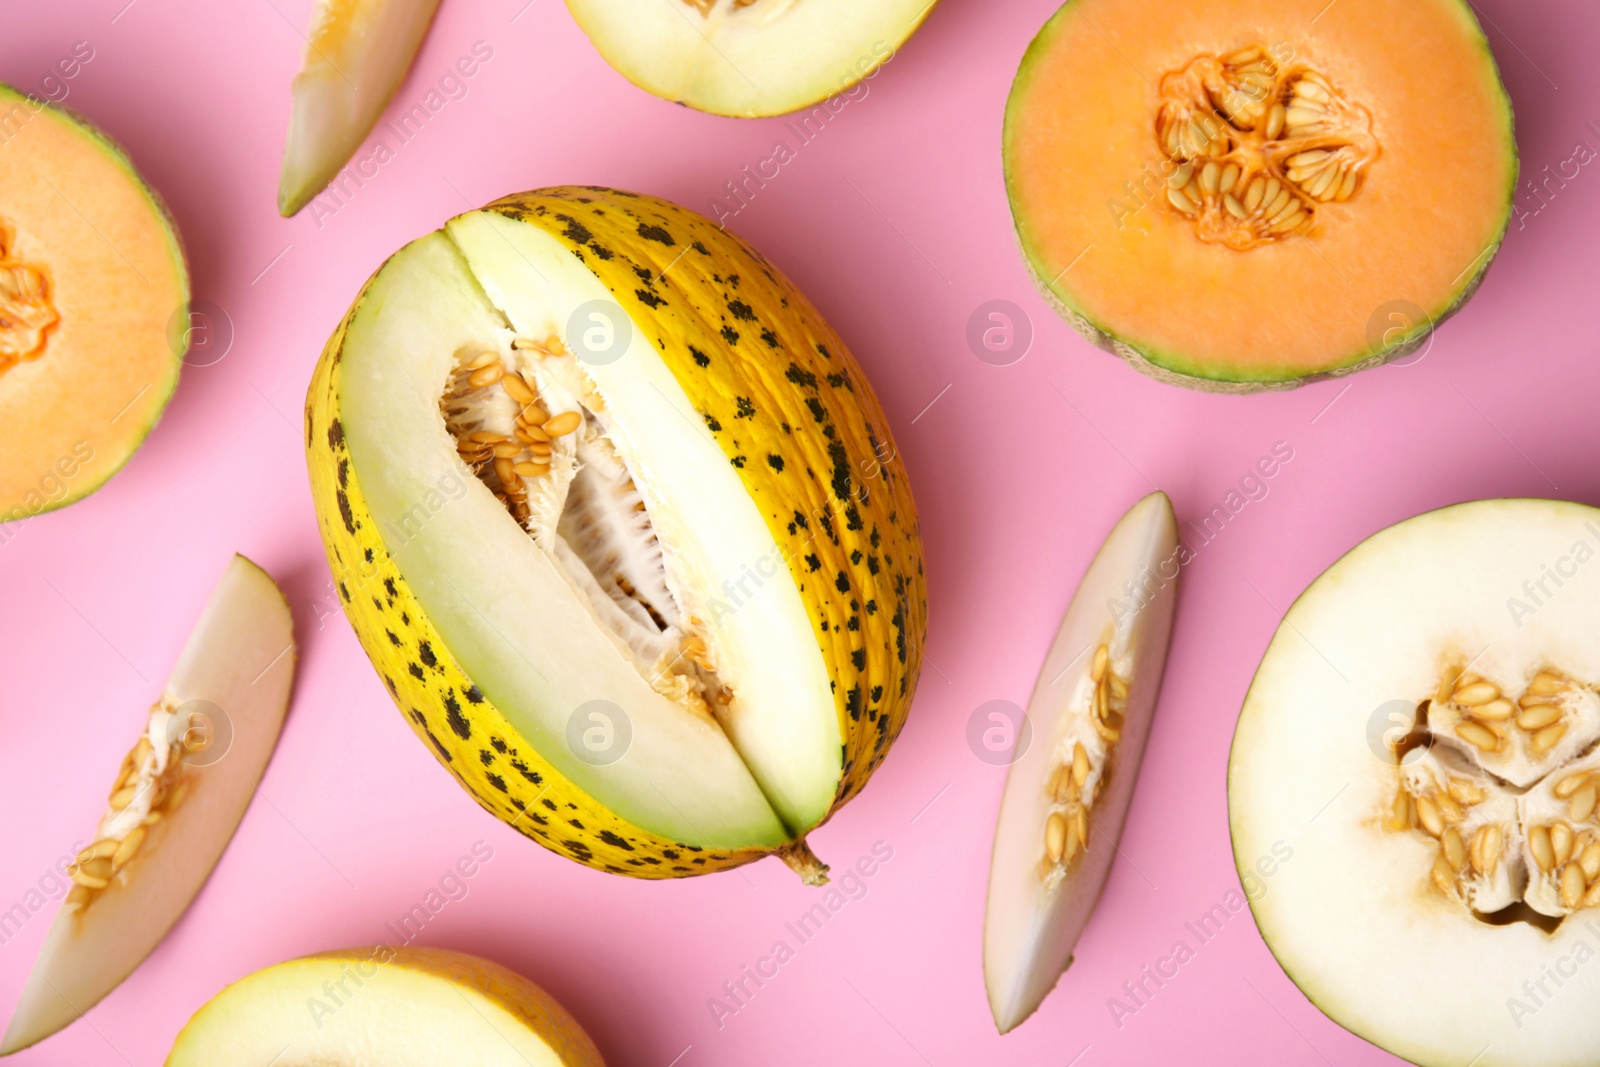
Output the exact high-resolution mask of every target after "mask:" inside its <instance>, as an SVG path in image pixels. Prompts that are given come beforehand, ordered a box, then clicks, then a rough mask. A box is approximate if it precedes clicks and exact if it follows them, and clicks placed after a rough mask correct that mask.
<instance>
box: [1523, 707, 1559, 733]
mask: <svg viewBox="0 0 1600 1067" xmlns="http://www.w3.org/2000/svg"><path fill="white" fill-rule="evenodd" d="M1559 718H1561V709H1560V708H1559V707H1558V706H1556V705H1555V704H1534V705H1533V706H1531V707H1529V708H1528V709H1527V710H1526V711H1524V712H1523V713H1522V714H1521V715H1518V716H1517V725H1518V726H1520V727H1522V728H1523V729H1524V730H1539V729H1543V728H1544V727H1546V726H1549V725H1550V724H1551V723H1553V722H1555V721H1556V720H1557V719H1559Z"/></svg>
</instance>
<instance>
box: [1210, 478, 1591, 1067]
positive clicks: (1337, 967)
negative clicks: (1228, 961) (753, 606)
mask: <svg viewBox="0 0 1600 1067" xmlns="http://www.w3.org/2000/svg"><path fill="white" fill-rule="evenodd" d="M1597 741H1600V509H1596V508H1593V507H1588V506H1585V505H1582V504H1573V503H1565V502H1562V501H1555V500H1480V501H1474V502H1471V503H1466V504H1458V505H1456V506H1454V507H1447V508H1443V509H1441V510H1439V511H1432V512H1428V513H1426V514H1424V515H1419V516H1417V517H1415V518H1412V519H1407V520H1406V521H1404V522H1401V523H1399V524H1398V525H1395V526H1391V527H1389V528H1388V529H1386V530H1382V531H1380V532H1378V533H1376V534H1374V535H1373V536H1371V537H1370V538H1368V539H1367V540H1366V541H1363V542H1362V543H1361V544H1360V545H1358V546H1356V547H1355V548H1354V549H1352V550H1351V551H1350V552H1349V553H1348V554H1347V555H1345V556H1344V557H1343V558H1342V559H1340V560H1339V561H1337V562H1336V563H1334V564H1333V565H1332V566H1331V567H1329V568H1328V569H1327V570H1326V571H1325V572H1324V573H1323V574H1322V576H1321V577H1319V578H1318V579H1317V580H1316V581H1315V582H1313V583H1312V584H1311V586H1310V587H1309V588H1308V589H1306V591H1305V592H1304V593H1303V594H1301V596H1300V598H1299V599H1298V600H1297V601H1296V602H1295V604H1294V606H1293V607H1291V608H1290V610H1289V612H1288V614H1287V615H1286V616H1285V617H1284V619H1283V622H1282V624H1281V625H1280V626H1279V629H1278V632H1277V634H1276V635H1275V636H1274V637H1273V639H1272V642H1271V644H1270V645H1269V646H1268V647H1267V651H1266V655H1265V656H1264V657H1263V658H1262V660H1261V665H1260V667H1259V669H1258V670H1257V671H1256V676H1255V681H1254V682H1253V683H1252V685H1251V687H1250V691H1249V695H1248V696H1247V697H1246V698H1245V703H1244V709H1243V711H1242V712H1241V713H1240V716H1239V723H1238V727H1237V729H1236V730H1235V732H1234V738H1233V749H1232V752H1231V755H1230V757H1229V761H1228V820H1229V824H1230V827H1231V830H1232V835H1233V852H1234V859H1235V862H1236V864H1237V866H1238V868H1239V871H1240V872H1241V875H1242V876H1243V877H1244V879H1245V884H1246V885H1247V886H1255V887H1257V889H1256V891H1255V892H1252V893H1250V894H1249V896H1250V897H1251V908H1252V909H1253V912H1254V915H1255V919H1256V924H1257V926H1259V927H1260V930H1261V934H1262V936H1263V937H1264V938H1265V939H1266V942H1267V945H1268V946H1269V947H1270V948H1271V949H1272V952H1273V954H1274V955H1275V956H1276V957H1277V959H1278V962H1279V963H1280V964H1282V966H1283V968H1284V970H1285V971H1286V972H1287V973H1288V975H1289V977H1290V978H1291V979H1293V981H1294V982H1295V984H1297V985H1298V986H1299V987H1300V989H1301V990H1302V991H1303V992H1304V993H1305V995H1306V996H1307V997H1309V998H1310V999H1311V1001H1312V1002H1313V1003H1314V1004H1316V1005H1317V1007H1319V1008H1320V1009H1322V1011H1324V1012H1326V1013H1327V1015H1328V1016H1329V1017H1330V1018H1332V1019H1333V1020H1334V1021H1335V1022H1337V1023H1339V1024H1340V1025H1341V1026H1344V1027H1345V1028H1347V1029H1349V1030H1351V1031H1353V1032H1355V1033H1356V1034H1359V1035H1360V1036H1362V1037H1364V1038H1366V1039H1367V1040H1368V1041H1371V1042H1372V1043H1374V1044H1376V1045H1379V1046H1381V1047H1382V1048H1385V1049H1388V1050H1389V1051H1391V1052H1393V1053H1394V1054H1396V1055H1397V1056H1401V1057H1403V1058H1404V1059H1407V1060H1410V1061H1411V1062H1413V1063H1417V1064H1423V1065H1427V1067H1446V1065H1451V1067H1454V1065H1460V1064H1466V1063H1472V1064H1476V1065H1478V1067H1568V1065H1578V1064H1589V1063H1594V1062H1595V1057H1596V1050H1597V1049H1600V1014H1597V1013H1596V1011H1595V1005H1596V997H1597V995H1600V961H1597V960H1596V944H1597V934H1600V811H1597V804H1596V797H1597V795H1600V753H1597V752H1596V742H1597Z"/></svg>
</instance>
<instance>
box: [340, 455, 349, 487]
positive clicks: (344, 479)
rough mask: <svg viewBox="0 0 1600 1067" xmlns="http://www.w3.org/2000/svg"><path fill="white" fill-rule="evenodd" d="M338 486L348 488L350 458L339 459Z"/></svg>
mask: <svg viewBox="0 0 1600 1067" xmlns="http://www.w3.org/2000/svg"><path fill="white" fill-rule="evenodd" d="M339 488H341V489H348V488H350V460H349V459H341V460H339Z"/></svg>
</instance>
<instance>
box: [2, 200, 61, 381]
mask: <svg viewBox="0 0 1600 1067" xmlns="http://www.w3.org/2000/svg"><path fill="white" fill-rule="evenodd" d="M13 242H14V237H13V235H12V233H11V231H10V230H9V229H7V228H6V225H5V223H4V222H0V373H4V372H5V371H6V370H7V369H9V368H10V367H11V366H12V365H13V364H16V363H19V362H21V361H22V360H25V359H37V358H38V357H39V356H41V355H43V354H44V346H45V332H46V331H47V330H49V329H50V327H52V326H54V325H55V324H56V323H57V322H58V321H59V320H60V315H59V314H57V312H56V309H55V305H54V304H53V303H51V301H50V283H49V281H48V280H47V279H46V278H45V272H44V268H43V267H41V266H39V265H38V264H34V263H24V262H23V261H22V260H20V259H17V258H15V257H14V256H13V255H12V244H13Z"/></svg>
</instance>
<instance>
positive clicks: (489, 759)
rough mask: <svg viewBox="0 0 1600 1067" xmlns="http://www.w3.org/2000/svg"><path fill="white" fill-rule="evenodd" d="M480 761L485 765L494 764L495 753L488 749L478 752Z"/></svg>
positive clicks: (490, 765)
mask: <svg viewBox="0 0 1600 1067" xmlns="http://www.w3.org/2000/svg"><path fill="white" fill-rule="evenodd" d="M478 762H479V763H482V764H483V765H484V766H485V767H492V766H494V753H493V752H490V751H489V750H488V749H484V750H483V751H482V752H479V753H478Z"/></svg>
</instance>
